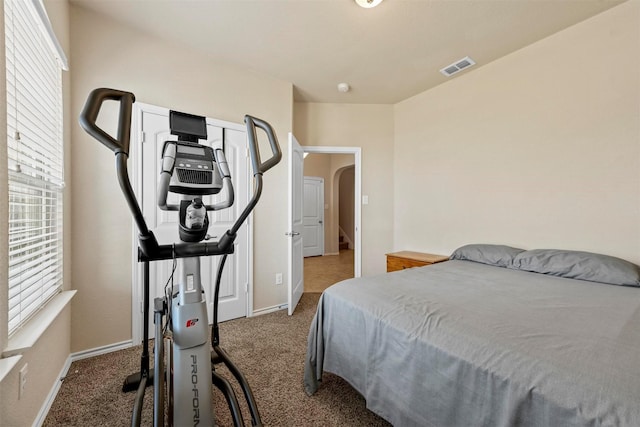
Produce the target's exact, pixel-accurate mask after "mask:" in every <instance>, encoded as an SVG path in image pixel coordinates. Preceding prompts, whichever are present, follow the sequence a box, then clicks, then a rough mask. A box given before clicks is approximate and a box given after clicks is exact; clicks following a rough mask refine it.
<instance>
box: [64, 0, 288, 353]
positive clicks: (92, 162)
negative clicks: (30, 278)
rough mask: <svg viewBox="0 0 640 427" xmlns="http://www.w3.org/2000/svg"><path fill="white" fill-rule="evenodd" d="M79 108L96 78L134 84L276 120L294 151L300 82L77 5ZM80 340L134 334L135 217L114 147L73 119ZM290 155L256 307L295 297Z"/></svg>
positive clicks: (237, 116)
mask: <svg viewBox="0 0 640 427" xmlns="http://www.w3.org/2000/svg"><path fill="white" fill-rule="evenodd" d="M71 36H72V40H73V45H72V48H73V51H72V53H73V57H74V62H73V72H74V75H73V76H74V78H73V88H72V89H73V97H72V111H73V113H72V116H73V117H77V116H78V115H79V113H80V110H81V108H82V106H83V105H84V101H85V99H86V96H87V94H88V93H89V91H90V90H92V89H93V88H96V87H113V88H118V89H123V90H128V91H131V92H133V93H134V94H135V95H136V98H137V100H138V101H141V102H145V103H149V104H155V105H160V106H165V107H171V108H174V109H177V110H181V111H187V112H191V113H195V114H201V115H206V116H210V117H215V118H219V119H222V120H228V121H231V122H236V123H241V122H242V120H243V116H244V114H252V115H255V116H257V117H260V118H263V119H265V120H267V121H268V122H270V123H271V124H272V125H273V126H274V129H275V131H276V133H277V135H278V136H279V139H280V142H281V145H282V148H283V151H284V156H283V158H284V159H286V158H287V157H286V152H287V144H286V141H287V138H286V136H287V132H289V131H290V130H291V128H292V105H293V103H292V102H293V101H292V96H293V95H292V93H293V89H292V85H291V84H290V83H288V82H282V81H278V80H274V79H271V78H268V77H265V76H261V75H258V74H255V73H252V72H250V71H247V70H241V69H238V68H235V67H231V66H226V65H221V64H219V63H216V62H213V61H212V60H209V59H207V58H205V57H202V55H201V54H199V53H196V52H191V51H188V50H186V49H184V48H183V47H181V46H174V45H171V44H169V43H167V42H164V41H162V40H159V39H157V38H151V37H148V36H146V35H144V34H142V33H139V32H137V31H135V30H133V29H130V28H127V27H124V26H122V25H120V24H118V23H116V22H115V21H111V20H109V19H106V18H104V17H101V16H98V15H96V14H94V13H93V12H90V11H87V10H84V9H82V8H80V7H77V6H72V8H71ZM72 140H73V150H72V153H71V158H72V162H73V166H74V167H73V174H72V182H73V183H74V193H73V205H72V206H73V215H74V230H73V231H74V234H73V245H74V246H73V247H74V252H73V266H74V268H73V273H72V274H73V276H72V277H73V284H74V288H75V289H78V294H77V296H76V298H75V300H74V302H73V322H72V328H73V329H72V332H73V333H72V337H73V340H72V349H73V351H79V350H85V349H91V348H95V347H98V346H103V345H107V344H111V343H115V342H121V341H125V340H128V339H130V338H131V314H130V312H131V309H130V307H131V269H132V250H131V248H132V246H131V245H132V242H131V234H132V221H131V217H130V214H129V211H128V210H127V207H126V205H125V202H124V199H123V197H122V195H121V193H120V190H119V187H118V184H117V181H116V179H115V172H114V162H113V154H112V153H111V152H110V151H108V150H107V149H105V148H104V147H102V146H101V145H100V144H98V143H97V142H96V141H95V140H92V139H91V138H90V137H89V136H87V135H86V134H85V133H84V132H83V131H82V130H81V129H80V128H79V126H77V125H76V124H75V123H74V124H73V126H72ZM286 183H287V170H286V160H284V161H283V162H282V163H281V164H280V165H278V166H277V167H276V168H274V169H272V170H271V171H269V172H268V173H266V174H265V179H264V191H263V196H262V199H261V202H260V204H259V206H258V208H257V211H256V214H255V220H254V242H255V243H254V248H255V249H254V309H260V308H264V307H270V306H273V305H278V304H281V303H283V302H286V286H278V287H276V285H275V283H274V280H273V279H274V278H275V273H277V272H282V273H284V279H285V283H286V280H287V275H286V268H287V259H286V256H287V250H286V248H287V246H286V244H287V240H286V237H285V235H284V232H285V231H286V216H285V215H273V214H268V213H270V212H283V209H284V208H283V207H284V206H286V203H287V193H286V191H285V189H286V185H287V184H286Z"/></svg>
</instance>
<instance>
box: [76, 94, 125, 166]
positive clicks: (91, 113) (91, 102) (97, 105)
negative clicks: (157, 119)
mask: <svg viewBox="0 0 640 427" xmlns="http://www.w3.org/2000/svg"><path fill="white" fill-rule="evenodd" d="M107 100H112V101H119V102H120V114H119V117H118V139H117V140H116V139H114V138H113V137H111V135H109V134H108V133H106V132H105V131H104V130H102V129H100V128H99V127H98V125H97V124H96V120H97V119H98V114H99V113H100V109H101V108H102V104H103V103H104V101H107ZM134 102H136V97H135V95H134V94H132V93H131V92H124V91H121V90H116V89H108V88H99V89H94V90H93V91H91V93H90V94H89V97H88V99H87V102H86V103H85V105H84V109H83V110H82V113H81V114H80V125H81V126H82V128H83V129H84V130H85V131H87V133H88V134H89V135H91V136H93V137H94V138H95V139H97V140H98V141H100V142H101V143H102V144H104V145H105V146H106V147H107V148H109V149H110V150H111V151H113V152H115V153H116V154H118V153H124V154H126V155H127V156H128V155H129V138H130V135H131V112H132V110H133V103H134Z"/></svg>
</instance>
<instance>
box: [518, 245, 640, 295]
mask: <svg viewBox="0 0 640 427" xmlns="http://www.w3.org/2000/svg"><path fill="white" fill-rule="evenodd" d="M511 268H514V269H518V270H525V271H532V272H535V273H543V274H550V275H553V276H560V277H566V278H569V279H578V280H588V281H590V282H601V283H609V284H612V285H626V286H640V267H638V266H637V265H635V264H633V263H630V262H629V261H625V260H623V259H620V258H616V257H612V256H608V255H601V254H594V253H591V252H580V251H567V250H559V249H535V250H531V251H524V252H521V253H519V254H518V255H517V256H516V257H515V259H514V260H513V265H512V266H511Z"/></svg>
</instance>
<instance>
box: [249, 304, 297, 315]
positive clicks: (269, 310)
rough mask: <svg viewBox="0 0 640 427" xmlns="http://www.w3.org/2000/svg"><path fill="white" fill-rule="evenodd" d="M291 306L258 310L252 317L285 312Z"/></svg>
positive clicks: (275, 306)
mask: <svg viewBox="0 0 640 427" xmlns="http://www.w3.org/2000/svg"><path fill="white" fill-rule="evenodd" d="M288 306H289V304H279V305H273V306H271V307H265V308H260V309H258V310H254V311H253V312H252V313H251V317H253V316H261V315H263V314H269V313H275V312H276V311H280V310H284V309H286V308H287V307H288Z"/></svg>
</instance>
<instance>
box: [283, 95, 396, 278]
mask: <svg viewBox="0 0 640 427" xmlns="http://www.w3.org/2000/svg"><path fill="white" fill-rule="evenodd" d="M294 134H295V135H296V138H298V141H300V144H301V145H308V146H317V145H322V146H337V147H340V146H342V147H345V146H346V147H362V194H363V195H368V196H369V204H368V205H365V206H362V274H363V275H372V274H377V273H382V272H384V271H385V270H386V267H385V256H384V254H385V253H387V252H389V251H390V250H391V249H392V246H393V236H392V229H393V205H392V203H393V179H394V177H393V170H392V169H393V168H392V165H393V155H394V154H393V106H391V105H355V104H320V103H300V102H296V103H295V107H294ZM305 173H306V172H305Z"/></svg>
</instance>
